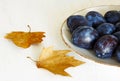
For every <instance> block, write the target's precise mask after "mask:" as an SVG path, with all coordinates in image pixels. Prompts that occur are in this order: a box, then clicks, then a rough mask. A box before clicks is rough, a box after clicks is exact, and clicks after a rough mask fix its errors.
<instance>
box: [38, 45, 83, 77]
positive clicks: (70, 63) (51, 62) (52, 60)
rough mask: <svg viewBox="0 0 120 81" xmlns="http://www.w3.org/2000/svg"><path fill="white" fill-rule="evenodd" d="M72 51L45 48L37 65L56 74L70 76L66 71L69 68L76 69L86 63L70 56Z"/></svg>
mask: <svg viewBox="0 0 120 81" xmlns="http://www.w3.org/2000/svg"><path fill="white" fill-rule="evenodd" d="M69 52H71V51H70V50H53V47H48V48H43V50H42V52H41V54H40V56H39V58H38V61H37V62H36V65H37V67H38V68H44V69H47V70H49V71H50V72H52V73H54V74H60V75H63V76H70V75H69V74H68V73H67V72H65V71H64V70H65V69H66V68H68V67H75V66H78V65H80V64H83V63H84V62H82V61H79V60H76V59H74V57H72V56H68V55H66V54H68V53H69Z"/></svg>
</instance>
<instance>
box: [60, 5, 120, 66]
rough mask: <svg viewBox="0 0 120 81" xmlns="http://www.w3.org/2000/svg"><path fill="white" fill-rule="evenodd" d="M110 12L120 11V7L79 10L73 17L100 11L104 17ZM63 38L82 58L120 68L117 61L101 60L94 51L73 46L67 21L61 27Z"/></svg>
mask: <svg viewBox="0 0 120 81" xmlns="http://www.w3.org/2000/svg"><path fill="white" fill-rule="evenodd" d="M109 10H120V5H104V6H96V7H91V8H86V9H83V10H79V11H77V12H75V13H73V14H72V15H83V16H84V15H85V14H86V13H87V12H89V11H98V12H100V13H101V14H102V15H104V14H105V12H107V11H109ZM61 36H62V39H63V41H64V43H65V44H66V45H67V46H68V47H69V48H71V49H72V50H73V51H75V52H76V53H78V54H79V55H81V56H83V57H85V58H87V59H90V60H93V61H95V62H97V63H101V64H107V65H113V66H120V63H118V62H117V61H116V60H115V59H100V58H97V57H96V56H95V53H94V52H93V51H90V50H86V49H83V48H79V47H77V46H75V45H74V44H72V42H71V34H70V32H69V29H68V27H67V25H66V20H65V21H64V22H63V24H62V27H61Z"/></svg>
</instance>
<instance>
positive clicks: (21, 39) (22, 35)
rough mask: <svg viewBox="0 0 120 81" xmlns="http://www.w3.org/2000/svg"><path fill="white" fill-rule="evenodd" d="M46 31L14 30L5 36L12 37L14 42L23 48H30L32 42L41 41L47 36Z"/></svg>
mask: <svg viewBox="0 0 120 81" xmlns="http://www.w3.org/2000/svg"><path fill="white" fill-rule="evenodd" d="M44 33H45V32H30V31H29V32H23V31H14V32H11V33H8V34H7V35H6V36H5V38H6V39H10V40H12V41H13V43H14V44H15V45H17V46H19V47H22V48H28V47H29V46H30V45H31V44H36V43H40V42H41V41H42V38H43V37H45V35H44Z"/></svg>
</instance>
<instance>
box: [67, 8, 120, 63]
mask: <svg viewBox="0 0 120 81" xmlns="http://www.w3.org/2000/svg"><path fill="white" fill-rule="evenodd" d="M67 26H68V28H69V30H70V33H71V35H72V38H71V40H72V43H73V44H74V45H76V46H78V47H80V48H84V49H89V50H91V49H92V50H93V51H94V52H95V55H96V56H97V57H98V58H102V59H105V58H111V57H116V58H117V60H118V62H120V11H117V10H110V11H107V12H106V13H105V14H104V15H102V14H101V13H100V12H97V11H89V12H88V13H86V14H85V16H82V15H71V16H69V17H68V18H67Z"/></svg>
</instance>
